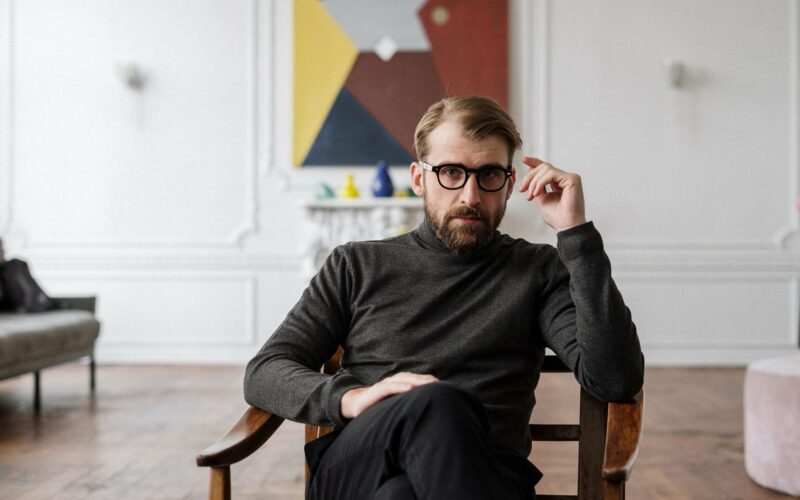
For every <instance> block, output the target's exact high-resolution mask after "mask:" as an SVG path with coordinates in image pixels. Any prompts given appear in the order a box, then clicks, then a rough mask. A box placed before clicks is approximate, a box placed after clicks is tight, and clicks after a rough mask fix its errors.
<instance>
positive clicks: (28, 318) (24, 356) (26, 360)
mask: <svg viewBox="0 0 800 500" xmlns="http://www.w3.org/2000/svg"><path fill="white" fill-rule="evenodd" d="M50 301H51V308H50V309H49V310H47V311H44V312H36V313H28V312H11V311H8V312H6V311H2V312H0V380H2V379H6V378H11V377H15V376H17V375H22V374H25V373H30V372H33V374H34V408H35V410H36V411H39V409H40V408H41V397H40V373H39V372H40V370H41V369H43V368H48V367H50V366H54V365H58V364H61V363H65V362H67V361H74V360H78V359H80V358H83V357H87V356H88V357H89V387H90V388H91V390H92V391H94V389H95V362H94V345H95V341H96V340H97V337H98V336H99V334H100V322H99V321H97V319H96V318H95V316H94V312H95V304H96V298H95V297H75V298H51V299H50Z"/></svg>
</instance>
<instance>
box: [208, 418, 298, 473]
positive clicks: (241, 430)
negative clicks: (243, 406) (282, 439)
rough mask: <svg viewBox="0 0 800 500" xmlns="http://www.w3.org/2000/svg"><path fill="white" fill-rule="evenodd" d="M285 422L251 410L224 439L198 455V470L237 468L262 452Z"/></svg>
mask: <svg viewBox="0 0 800 500" xmlns="http://www.w3.org/2000/svg"><path fill="white" fill-rule="evenodd" d="M282 422H283V419H282V418H281V417H278V416H277V415H273V414H271V413H268V412H266V411H264V410H259V409H258V408H254V407H252V406H251V407H249V408H248V409H247V411H245V412H244V415H242V417H241V418H240V419H239V421H238V422H236V425H234V426H233V427H232V428H231V430H229V431H228V433H227V434H225V436H224V437H223V438H222V439H220V440H219V441H217V442H216V443H214V444H212V445H211V446H209V447H208V448H206V449H205V450H203V451H202V453H200V454H199V455H197V466H198V467H220V466H225V465H231V464H235V463H236V462H239V461H240V460H244V459H245V458H247V457H249V456H250V455H251V454H252V453H253V452H254V451H256V450H257V449H259V448H260V447H261V445H262V444H264V442H266V440H267V439H269V437H270V436H272V434H273V433H274V432H275V430H276V429H277V428H278V426H280V425H281V423H282Z"/></svg>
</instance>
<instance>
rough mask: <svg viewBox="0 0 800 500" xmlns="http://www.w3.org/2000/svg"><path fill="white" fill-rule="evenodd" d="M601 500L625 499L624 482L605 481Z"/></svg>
mask: <svg viewBox="0 0 800 500" xmlns="http://www.w3.org/2000/svg"><path fill="white" fill-rule="evenodd" d="M604 489H605V492H604V495H603V500H625V483H606V484H605V488H604Z"/></svg>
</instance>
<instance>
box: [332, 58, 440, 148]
mask: <svg viewBox="0 0 800 500" xmlns="http://www.w3.org/2000/svg"><path fill="white" fill-rule="evenodd" d="M344 87H345V88H346V89H347V91H348V92H350V93H351V94H352V95H353V97H355V99H356V100H357V101H358V102H359V103H360V104H361V105H362V106H364V108H366V110H367V111H369V113H370V114H371V115H372V116H374V117H375V119H376V120H378V122H380V124H381V125H383V126H384V127H385V128H386V130H387V131H388V132H389V134H391V136H392V137H394V139H395V140H397V142H398V143H400V144H401V145H402V146H403V148H404V149H405V150H406V151H408V154H409V155H411V157H412V158H415V157H416V156H415V154H414V147H413V145H414V129H415V128H416V127H417V122H418V121H419V119H420V118H421V117H422V115H423V114H424V113H425V111H426V110H427V109H428V107H429V106H430V105H431V104H433V103H434V102H436V101H438V100H439V99H441V98H442V97H444V96H445V94H444V91H443V90H442V85H441V83H440V82H439V78H438V77H437V76H436V67H435V66H434V65H433V61H432V59H431V54H430V53H429V52H397V53H396V54H395V55H394V57H392V58H391V59H390V60H389V61H386V62H384V61H383V60H382V59H381V58H380V57H378V56H377V55H375V54H374V53H372V52H362V53H360V54H359V55H358V58H357V59H356V62H355V64H353V69H352V70H350V75H349V76H348V77H347V81H346V82H345V84H344Z"/></svg>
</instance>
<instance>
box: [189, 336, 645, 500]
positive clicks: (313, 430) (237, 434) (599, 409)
mask: <svg viewBox="0 0 800 500" xmlns="http://www.w3.org/2000/svg"><path fill="white" fill-rule="evenodd" d="M341 356H342V350H341V349H339V351H337V353H336V354H335V355H334V356H333V357H332V358H331V359H330V360H329V361H328V362H327V363H325V366H324V367H323V371H324V372H325V373H331V374H332V373H335V372H336V371H337V370H338V369H339V364H340V361H341ZM542 372H543V373H559V372H569V370H568V369H567V367H566V366H565V365H564V364H563V363H562V362H561V361H560V360H559V359H558V358H557V357H555V356H546V357H545V360H544V365H543V366H542ZM643 409H644V392H643V391H641V392H639V394H637V395H636V397H635V398H634V400H633V401H631V402H630V403H608V404H606V403H603V402H600V401H598V400H597V399H595V398H594V397H592V396H590V395H589V394H588V393H587V392H586V391H584V390H583V389H581V397H580V424H573V425H562V424H558V425H555V424H549V425H543V424H532V425H531V426H530V428H531V435H532V437H533V441H578V494H577V495H544V494H537V495H536V498H537V499H538V500H570V499H579V500H599V499H603V500H611V499H614V500H618V499H624V498H625V481H627V480H628V478H629V477H630V474H631V471H632V469H633V464H634V462H635V461H636V457H637V455H638V453H639V440H640V438H641V434H642V412H643ZM282 422H283V419H282V418H280V417H278V416H276V415H272V414H270V413H268V412H265V411H263V410H259V409H257V408H253V407H250V408H248V409H247V411H245V413H244V415H242V417H241V418H240V419H239V422H237V423H236V425H234V426H233V428H232V429H231V430H230V431H229V432H228V433H227V434H226V435H225V436H224V437H223V438H222V439H220V440H219V441H217V442H216V443H214V444H212V445H211V446H209V447H208V448H206V449H205V450H203V452H202V453H200V455H198V456H197V465H198V466H199V467H210V468H211V482H210V485H209V492H208V498H209V499H211V500H229V499H230V498H231V475H230V474H231V472H230V466H231V465H232V464H235V463H237V462H239V461H240V460H243V459H244V458H246V457H248V456H250V454H251V453H253V452H254V451H256V450H257V449H258V448H259V447H260V446H261V445H262V444H264V443H265V442H266V441H267V439H269V437H270V436H271V435H272V433H274V432H275V430H276V429H277V428H278V426H279V425H280V424H281V423H282ZM332 430H333V429H332V428H330V427H318V426H314V425H306V442H309V441H311V440H314V439H317V438H318V437H321V436H324V435H325V434H327V433H329V432H331V431H332ZM306 480H308V465H306Z"/></svg>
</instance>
